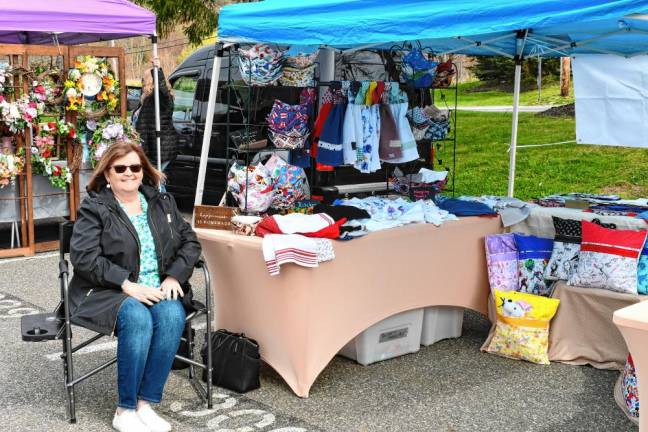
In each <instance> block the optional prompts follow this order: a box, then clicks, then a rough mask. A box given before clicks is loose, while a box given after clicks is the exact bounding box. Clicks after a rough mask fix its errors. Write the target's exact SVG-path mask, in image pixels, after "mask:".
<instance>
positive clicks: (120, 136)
mask: <svg viewBox="0 0 648 432" xmlns="http://www.w3.org/2000/svg"><path fill="white" fill-rule="evenodd" d="M86 127H87V128H88V129H89V130H90V131H92V132H93V133H92V139H91V140H90V141H89V142H88V150H89V152H90V163H91V164H92V167H93V168H94V167H95V166H96V165H97V162H98V161H99V160H100V159H101V157H102V156H103V154H104V153H105V152H106V150H108V147H110V146H111V145H113V144H116V143H118V142H132V143H137V144H141V140H140V136H139V134H138V133H137V132H136V131H135V129H134V128H133V126H132V125H131V124H130V123H129V122H128V121H126V120H122V119H121V118H120V117H115V118H112V119H110V120H106V121H104V122H102V123H99V124H97V123H96V122H94V121H88V122H87V123H86Z"/></svg>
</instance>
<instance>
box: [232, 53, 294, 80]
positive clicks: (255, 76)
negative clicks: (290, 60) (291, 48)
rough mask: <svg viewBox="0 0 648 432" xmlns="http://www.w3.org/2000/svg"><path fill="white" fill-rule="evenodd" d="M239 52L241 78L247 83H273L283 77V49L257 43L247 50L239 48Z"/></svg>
mask: <svg viewBox="0 0 648 432" xmlns="http://www.w3.org/2000/svg"><path fill="white" fill-rule="evenodd" d="M238 53H239V70H240V72H241V78H243V81H245V83H246V84H248V85H258V86H266V85H272V84H274V83H275V82H276V81H277V80H278V79H279V78H280V77H281V74H282V73H283V64H284V62H285V57H284V53H283V51H280V50H276V49H274V48H271V47H269V46H268V45H265V44H256V45H253V46H252V47H251V48H249V49H247V50H246V49H243V48H239V50H238Z"/></svg>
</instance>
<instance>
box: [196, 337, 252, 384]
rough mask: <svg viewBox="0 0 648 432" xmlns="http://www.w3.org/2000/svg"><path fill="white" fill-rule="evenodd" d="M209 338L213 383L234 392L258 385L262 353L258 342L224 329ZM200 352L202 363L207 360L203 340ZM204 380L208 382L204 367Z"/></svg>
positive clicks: (205, 346)
mask: <svg viewBox="0 0 648 432" xmlns="http://www.w3.org/2000/svg"><path fill="white" fill-rule="evenodd" d="M205 337H206V335H205ZM211 339H212V340H211V351H212V353H211V361H212V384H214V385H217V386H218V387H223V388H226V389H228V390H232V391H235V392H237V393H246V392H249V391H250V390H255V389H258V388H259V387H261V382H260V381H259V370H260V368H261V356H260V355H259V344H258V343H257V341H255V340H254V339H250V338H248V337H247V336H245V334H244V333H232V332H229V331H227V330H223V329H221V330H218V331H216V332H214V333H212V338H211ZM205 342H206V341H205ZM200 355H201V356H202V359H203V362H205V363H207V344H206V343H205V345H204V346H203V348H202V349H201V350H200ZM203 381H207V371H206V370H203Z"/></svg>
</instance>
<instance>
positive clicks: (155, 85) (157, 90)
mask: <svg viewBox="0 0 648 432" xmlns="http://www.w3.org/2000/svg"><path fill="white" fill-rule="evenodd" d="M151 40H152V41H153V58H157V56H158V46H157V33H155V34H153V37H152V38H151ZM153 95H154V99H155V145H156V148H157V169H158V170H160V171H162V155H161V154H160V151H161V147H162V143H161V142H160V140H161V136H160V82H159V79H158V67H157V66H156V65H154V66H153ZM161 187H162V185H160V188H161Z"/></svg>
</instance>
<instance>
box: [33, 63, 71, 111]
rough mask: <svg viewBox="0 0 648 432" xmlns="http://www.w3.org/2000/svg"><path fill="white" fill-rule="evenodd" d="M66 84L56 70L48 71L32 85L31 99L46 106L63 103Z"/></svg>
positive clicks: (39, 76)
mask: <svg viewBox="0 0 648 432" xmlns="http://www.w3.org/2000/svg"><path fill="white" fill-rule="evenodd" d="M63 89H64V84H63V81H62V75H61V73H60V72H58V71H56V70H48V71H44V72H42V73H41V74H39V75H38V76H37V77H36V79H35V80H34V81H32V85H31V93H30V97H31V99H32V100H34V101H36V102H43V103H45V104H46V105H59V104H61V103H63Z"/></svg>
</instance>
